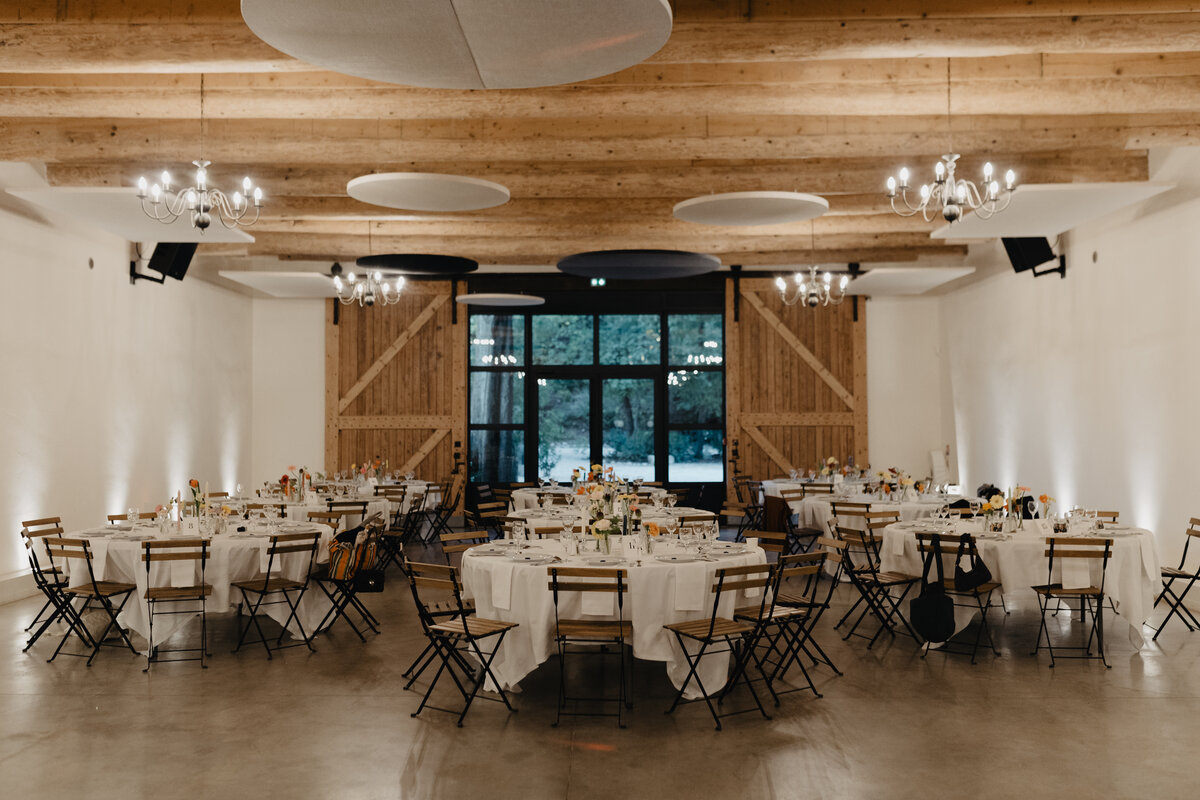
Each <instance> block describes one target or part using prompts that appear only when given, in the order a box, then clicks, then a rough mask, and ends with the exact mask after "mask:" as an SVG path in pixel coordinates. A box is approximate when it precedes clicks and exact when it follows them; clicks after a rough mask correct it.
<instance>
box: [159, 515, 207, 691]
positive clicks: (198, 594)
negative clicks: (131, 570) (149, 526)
mask: <svg viewBox="0 0 1200 800" xmlns="http://www.w3.org/2000/svg"><path fill="white" fill-rule="evenodd" d="M208 557H209V553H208V541H206V540H205V539H170V540H161V541H149V542H146V543H145V544H143V545H142V563H143V564H145V565H146V595H145V597H146V612H147V618H148V619H149V625H150V630H149V641H148V642H147V643H146V668H145V669H144V670H142V672H149V671H150V664H151V663H152V662H156V661H199V662H200V667H201V669H208V664H207V663H205V661H204V659H205V658H206V657H208V656H211V655H212V654H211V653H209V652H208V603H207V600H208V596H209V595H210V594H212V590H213V587H212V586H211V585H209V584H208V583H206V582H205V580H204V570H205V566H206V565H207V564H208ZM185 561H186V562H196V563H198V564H199V571H200V579H199V580H198V581H197V580H195V577H196V576H195V566H196V564H195V563H192V564H187V565H186V566H185V571H186V572H187V573H188V574H189V575H190V577H191V580H190V581H189V582H187V585H186V586H175V585H173V584H174V583H175V581H173V580H171V575H170V573H171V572H172V571H173V570H174V569H175V568H176V567H177V566H183V565H182V562H185ZM155 564H162V565H163V566H165V567H167V569H166V570H164V571H165V572H167V573H168V574H167V576H166V578H167V580H166V581H165V585H163V582H162V581H161V580H160V581H159V582H158V585H156V582H155V580H154V571H153V567H154V565H155ZM160 577H161V576H160ZM197 602H198V603H200V646H199V647H175V648H169V649H168V648H165V647H159V646H158V645H156V644H154V618H155V617H156V616H161V615H163V614H167V615H172V616H174V615H189V616H194V615H195V614H196V607H195V603H197ZM163 605H165V606H168V607H170V606H173V605H175V606H178V605H183V606H185V607H184V608H181V609H176V610H174V611H159V610H158V608H159V606H163ZM197 652H198V653H199V655H198V656H194V657H192V658H186V657H180V658H161V657H160V654H162V653H197Z"/></svg>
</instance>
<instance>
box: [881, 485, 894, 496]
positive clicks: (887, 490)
mask: <svg viewBox="0 0 1200 800" xmlns="http://www.w3.org/2000/svg"><path fill="white" fill-rule="evenodd" d="M883 493H884V494H891V493H892V487H891V485H890V484H887V483H885V484H884V485H883Z"/></svg>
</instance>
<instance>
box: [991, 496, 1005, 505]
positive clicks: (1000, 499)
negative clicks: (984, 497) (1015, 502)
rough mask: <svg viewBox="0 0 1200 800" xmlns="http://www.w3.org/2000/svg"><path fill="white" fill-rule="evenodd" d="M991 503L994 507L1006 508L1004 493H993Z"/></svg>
mask: <svg viewBox="0 0 1200 800" xmlns="http://www.w3.org/2000/svg"><path fill="white" fill-rule="evenodd" d="M991 504H992V508H1004V495H999V494H994V495H992V499H991Z"/></svg>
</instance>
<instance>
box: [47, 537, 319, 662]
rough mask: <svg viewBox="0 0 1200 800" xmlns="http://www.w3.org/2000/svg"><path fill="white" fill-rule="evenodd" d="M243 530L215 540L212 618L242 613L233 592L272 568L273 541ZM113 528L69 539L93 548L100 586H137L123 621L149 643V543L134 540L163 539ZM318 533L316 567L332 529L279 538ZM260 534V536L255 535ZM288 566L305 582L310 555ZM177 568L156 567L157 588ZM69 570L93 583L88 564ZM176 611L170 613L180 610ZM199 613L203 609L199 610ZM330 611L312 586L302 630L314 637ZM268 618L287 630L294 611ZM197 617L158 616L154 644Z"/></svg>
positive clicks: (280, 610) (208, 570)
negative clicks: (270, 551)
mask: <svg viewBox="0 0 1200 800" xmlns="http://www.w3.org/2000/svg"><path fill="white" fill-rule="evenodd" d="M238 525H241V526H244V527H246V529H247V531H248V533H247V534H236V533H228V534H224V535H219V536H214V537H212V539H210V540H209V551H208V552H209V557H208V564H207V565H206V567H205V573H204V580H205V582H206V583H208V584H210V585H212V587H213V593H212V595H210V596H209V598H208V601H207V603H206V608H207V612H208V613H210V614H217V613H223V612H226V611H229V610H231V609H232V608H234V607H236V605H237V604H238V602H239V601H240V600H241V592H240V591H239V590H238V589H235V588H233V587H232V585H231V584H232V583H233V582H234V581H241V580H248V579H250V578H253V577H255V576H256V575H261V574H262V570H263V568H264V567H265V566H266V552H267V547H268V544H269V539H268V538H267V535H266V530H265V528H264V527H263V526H262V525H258V524H254V523H248V522H245V521H231V522H230V526H231V530H234V529H236V527H237V526H238ZM113 531H114V529H113V528H112V526H109V527H106V528H90V529H88V530H85V531H78V532H75V533H67V534H64V536H65V537H66V538H85V539H87V540H88V543H89V545H90V547H91V550H92V553H93V558H92V565H93V568H94V569H95V572H96V580H101V581H117V582H120V583H133V584H136V585H137V587H138V588H137V592H136V593H135V594H134V595H133V596H131V597H130V598H129V601H128V602H127V603H126V604H125V608H124V610H123V611H122V612H121V615H120V616H119V617H118V618H117V621H118V622H119V623H120V624H121V625H122V626H123V627H125V628H128V629H130V630H132V631H134V632H135V633H137V634H138V635H140V636H142V637H143V638H147V639H148V638H149V633H150V620H149V614H148V611H147V607H146V601H145V593H146V586H147V582H146V565H145V564H144V563H143V562H142V552H143V541H142V540H138V539H134V538H131V537H132V536H134V535H141V536H148V535H153V536H155V538H158V537H159V533H158V528H157V526H139V527H138V528H137V529H135V531H133V532H130V533H128V534H125V533H114V532H113ZM313 531H317V532H319V533H320V534H321V540H320V544H319V546H318V548H317V560H316V563H318V564H321V563H327V562H328V561H329V540H330V538H331V537H332V532H331V531H330V530H329V527H328V526H326V525H317V526H313V525H308V524H303V525H302V524H299V523H289V522H286V521H285V522H283V523H281V524H280V527H279V533H280V534H285V533H306V532H313ZM250 534H254V535H250ZM282 558H283V564H282V569H281V571H280V574H281V575H282V576H283V577H286V578H291V579H293V580H303V579H304V570H305V569H306V568H307V567H308V556H307V554H298V553H297V554H290V553H289V554H287V555H285V556H283V557H282ZM170 565H171V562H165V563H162V564H155V565H154V572H153V579H154V585H156V586H167V585H171V583H172V581H171V576H170V573H169V572H168V570H170V569H171V566H170ZM66 569H67V571H68V573H69V575H70V579H71V585H73V586H74V585H82V584H85V583H86V582H87V580H88V572H87V566H86V565H85V564H83V563H82V562H77V561H75V560H68V561H67V564H66ZM194 577H195V579H196V581H199V578H200V574H199V567H198V565H197V566H196V567H195V575H194ZM178 608H179V607H178V606H173V607H172V608H171V609H169V610H172V611H174V610H178ZM196 608H197V610H198V609H199V604H197V606H196ZM329 609H330V603H329V598H327V597H326V596H325V593H324V592H322V591H321V590H320V588H319V587H317V586H315V585H313V584H310V585H309V590H308V591H307V592H305V594H304V598H303V599H302V600H301V602H300V607H299V615H298V616H299V618H300V624H301V625H303V626H304V630H305V632H306V633H308V634H310V635H311V634H313V633H315V631H314V627H315V626H316V625H317V624H318V623H319V622H320V621H321V619H322V618H323V617H324V616H325V614H326V612H328V611H329ZM261 612H262V613H265V614H268V615H269V616H270V617H271V618H272V619H274V620H275V621H276V622H278V623H280V624H281V625H282V624H283V623H284V622H285V621H286V620H287V618H288V615H289V614H290V613H291V610H290V609H289V608H288V607H287V605H286V604H280V605H273V606H265V605H264V606H263V607H262V609H261ZM190 619H191V617H188V616H187V615H183V614H179V615H155V618H154V644H156V645H157V644H161V643H162V642H164V641H166V640H167V639H168V638H170V637H171V636H172V635H173V634H174V633H175V632H176V631H178V630H179V629H180V628H181V627H183V626H184V625H186V624H188V622H189V620H190ZM289 630H290V631H291V632H292V633H297V634H298V633H299V628H297V627H296V625H295V623H293V624H292V625H291V626H289Z"/></svg>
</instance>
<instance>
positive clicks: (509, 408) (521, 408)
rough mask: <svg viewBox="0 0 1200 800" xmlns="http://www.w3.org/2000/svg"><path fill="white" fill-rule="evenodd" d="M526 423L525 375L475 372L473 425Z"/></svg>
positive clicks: (472, 383)
mask: <svg viewBox="0 0 1200 800" xmlns="http://www.w3.org/2000/svg"><path fill="white" fill-rule="evenodd" d="M524 421H525V373H523V372H472V373H471V422H472V424H475V425H520V424H521V423H523V422H524Z"/></svg>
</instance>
